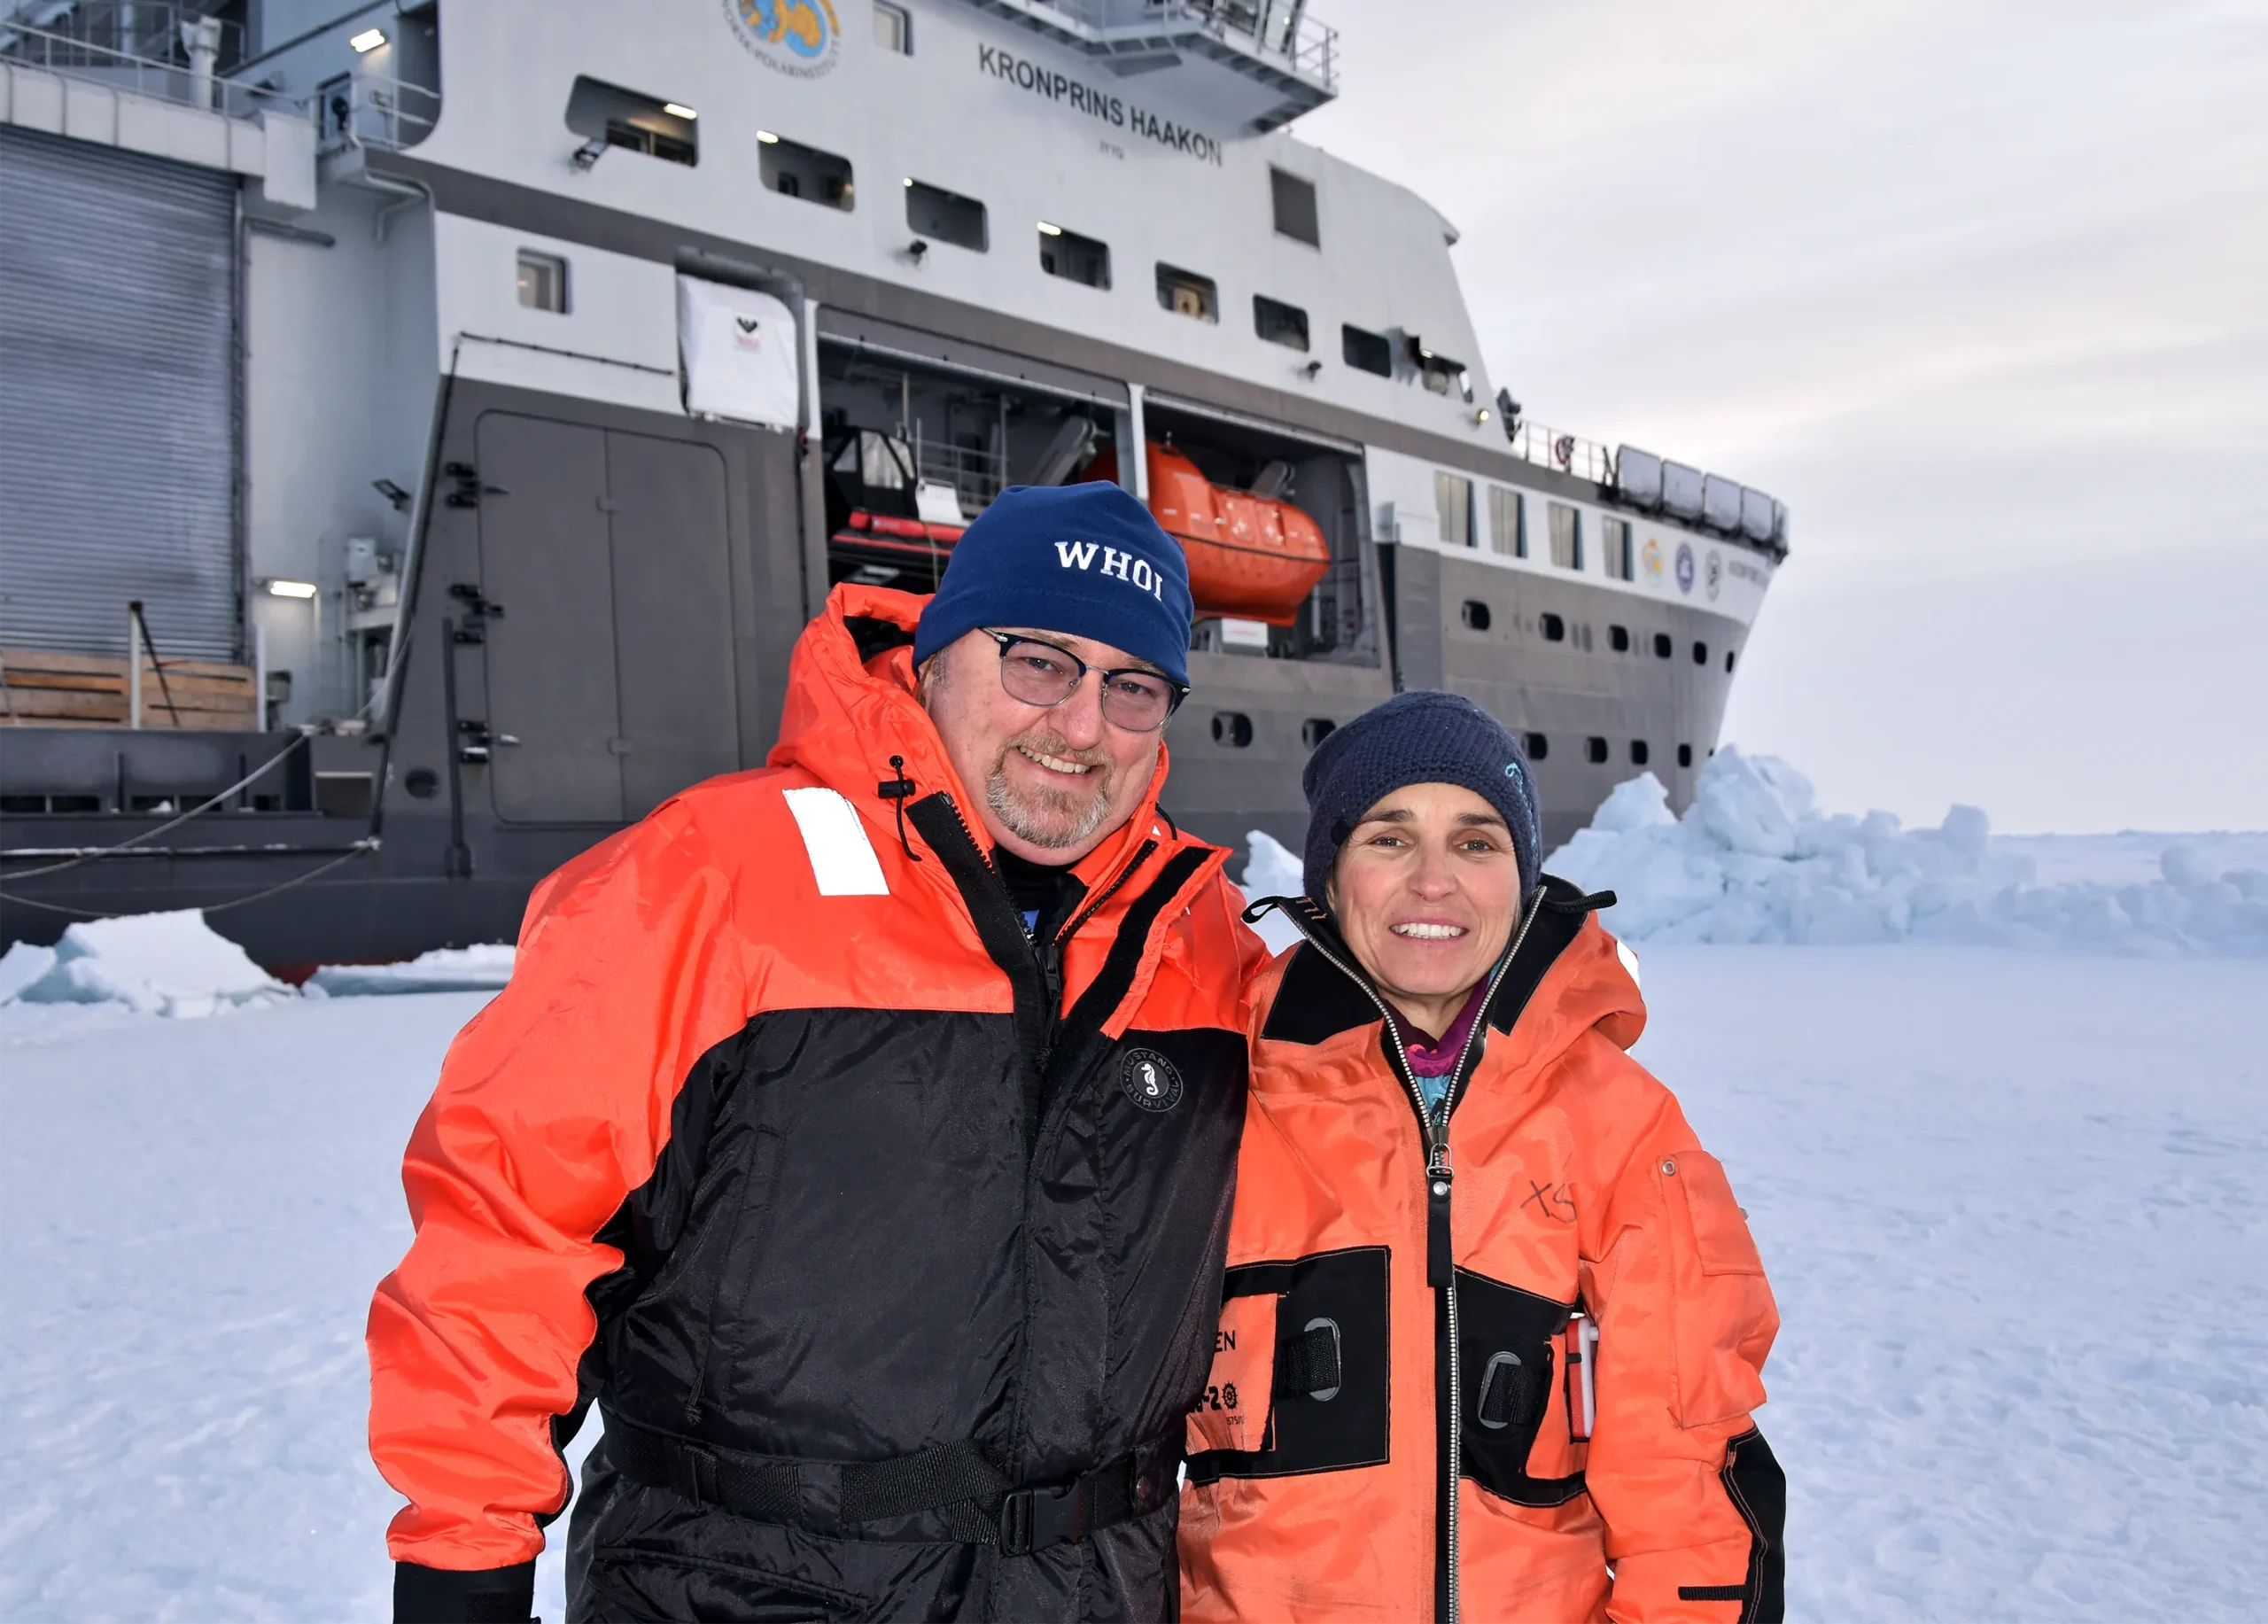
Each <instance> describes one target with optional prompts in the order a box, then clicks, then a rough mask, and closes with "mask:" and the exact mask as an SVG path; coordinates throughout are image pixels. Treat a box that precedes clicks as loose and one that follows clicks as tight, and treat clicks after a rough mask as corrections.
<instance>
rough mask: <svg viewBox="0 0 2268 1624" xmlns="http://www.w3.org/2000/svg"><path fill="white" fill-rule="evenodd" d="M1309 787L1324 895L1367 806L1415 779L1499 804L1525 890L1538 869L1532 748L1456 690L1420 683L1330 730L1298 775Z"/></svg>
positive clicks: (1317, 887) (1316, 888) (1320, 895)
mask: <svg viewBox="0 0 2268 1624" xmlns="http://www.w3.org/2000/svg"><path fill="white" fill-rule="evenodd" d="M1300 784H1301V788H1302V789H1305V790H1306V791H1307V796H1308V843H1307V852H1306V858H1307V863H1306V873H1305V876H1304V878H1305V881H1306V884H1307V888H1308V895H1309V897H1313V898H1314V899H1315V900H1316V901H1317V902H1321V901H1322V900H1323V899H1324V887H1325V886H1326V885H1327V884H1328V882H1330V879H1331V866H1332V864H1333V863H1335V862H1337V861H1338V860H1339V848H1340V847H1341V846H1343V845H1345V844H1346V843H1347V837H1348V835H1352V834H1353V833H1354V832H1355V824H1356V822H1358V821H1359V820H1361V818H1362V816H1363V813H1364V812H1368V811H1370V810H1371V807H1373V806H1376V805H1377V804H1379V802H1380V801H1382V800H1384V799H1385V798H1386V796H1389V795H1392V794H1393V793H1394V791H1395V790H1397V789H1402V788H1404V787H1405V786H1407V785H1410V784H1455V785H1456V786H1458V787H1459V788H1460V789H1470V790H1472V793H1473V794H1475V795H1477V796H1480V798H1481V799H1482V800H1484V801H1486V802H1487V803H1488V804H1489V805H1491V806H1493V807H1495V809H1496V810H1497V811H1498V812H1502V813H1503V815H1504V823H1505V826H1506V827H1507V828H1510V829H1511V832H1512V853H1513V855H1514V857H1516V858H1517V859H1518V862H1519V867H1520V891H1521V894H1522V895H1526V893H1527V892H1529V891H1531V890H1534V889H1535V882H1536V876H1537V875H1538V874H1541V873H1542V865H1543V854H1542V844H1543V831H1542V827H1541V826H1540V824H1539V822H1538V820H1537V818H1536V810H1535V781H1534V779H1533V778H1531V777H1530V776H1529V774H1528V767H1527V755H1526V752H1525V751H1523V750H1521V749H1520V747H1519V742H1518V740H1516V739H1514V738H1513V737H1512V735H1511V734H1509V733H1507V732H1506V731H1504V729H1503V727H1502V726H1501V725H1500V724H1499V723H1498V722H1497V720H1496V719H1495V717H1493V716H1491V715H1489V714H1488V712H1487V711H1483V710H1482V709H1481V708H1480V706H1479V705H1476V704H1474V703H1472V701H1471V700H1470V699H1467V698H1465V697H1464V696H1463V695H1459V694H1444V693H1442V692H1441V691H1440V690H1439V689H1437V688H1416V689H1412V690H1411V691H1410V692H1409V693H1407V694H1396V695H1394V697H1393V698H1392V699H1389V700H1387V701H1386V703H1384V704H1381V705H1375V706H1373V707H1372V708H1371V709H1370V710H1368V711H1363V714H1362V715H1360V716H1358V717H1356V718H1355V719H1354V720H1353V721H1351V722H1349V723H1348V724H1347V725H1346V726H1345V727H1341V728H1339V729H1338V730H1336V731H1335V732H1333V733H1332V734H1329V735H1328V736H1327V737H1326V738H1324V742H1322V743H1320V744H1318V745H1317V746H1316V749H1315V754H1314V755H1312V756H1309V758H1308V766H1307V771H1306V773H1303V774H1302V775H1301V780H1300Z"/></svg>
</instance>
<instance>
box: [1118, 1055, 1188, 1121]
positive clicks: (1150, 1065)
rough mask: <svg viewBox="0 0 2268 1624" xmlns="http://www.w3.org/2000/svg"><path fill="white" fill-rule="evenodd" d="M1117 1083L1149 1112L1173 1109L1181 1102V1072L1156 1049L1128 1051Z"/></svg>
mask: <svg viewBox="0 0 2268 1624" xmlns="http://www.w3.org/2000/svg"><path fill="white" fill-rule="evenodd" d="M1118 1083H1119V1086H1120V1087H1122V1088H1123V1089H1124V1090H1125V1091H1126V1097H1127V1098H1128V1099H1129V1100H1132V1101H1133V1102H1134V1103H1135V1104H1136V1105H1138V1106H1140V1107H1142V1108H1143V1109H1144V1110H1146V1111H1170V1110H1172V1109H1173V1108H1174V1107H1176V1106H1177V1105H1179V1104H1180V1103H1181V1073H1179V1072H1178V1071H1176V1070H1175V1069H1174V1068H1173V1062H1172V1061H1169V1060H1168V1059H1167V1058H1166V1057H1165V1056H1164V1055H1162V1054H1161V1053H1158V1052H1157V1051H1156V1050H1155V1049H1129V1050H1127V1052H1126V1060H1125V1063H1124V1064H1123V1065H1122V1067H1121V1068H1120V1069H1119V1073H1118Z"/></svg>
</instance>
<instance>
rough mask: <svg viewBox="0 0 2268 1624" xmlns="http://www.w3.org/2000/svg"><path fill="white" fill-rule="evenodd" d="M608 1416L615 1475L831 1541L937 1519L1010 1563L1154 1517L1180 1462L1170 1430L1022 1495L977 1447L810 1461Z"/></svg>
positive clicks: (1176, 1434) (955, 1535) (1176, 1436)
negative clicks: (897, 1521) (891, 1524)
mask: <svg viewBox="0 0 2268 1624" xmlns="http://www.w3.org/2000/svg"><path fill="white" fill-rule="evenodd" d="M605 1415H606V1453H607V1458H608V1460H610V1462H612V1463H613V1465H614V1467H615V1470H617V1472H621V1473H622V1475H623V1476H625V1477H626V1478H629V1479H631V1480H633V1481H635V1482H640V1483H644V1484H646V1485H648V1486H649V1487H650V1488H666V1489H669V1490H671V1491H672V1492H673V1493H675V1494H676V1495H678V1496H680V1497H681V1498H683V1499H687V1500H690V1501H692V1502H693V1503H694V1504H696V1505H711V1506H716V1507H718V1509H720V1510H723V1511H730V1512H732V1513H734V1515H735V1516H739V1517H746V1518H749V1519H751V1520H753V1521H756V1522H776V1523H787V1524H790V1525H793V1526H796V1527H808V1528H811V1529H812V1531H814V1532H816V1533H827V1534H835V1535H845V1534H850V1532H851V1530H852V1529H853V1528H854V1527H855V1526H856V1525H858V1524H862V1523H873V1522H881V1521H883V1520H885V1519H889V1518H896V1517H908V1516H913V1515H917V1514H920V1513H924V1512H933V1513H936V1520H937V1521H938V1522H939V1523H940V1524H941V1525H943V1530H944V1532H943V1537H944V1538H947V1539H957V1540H963V1541H967V1542H969V1543H971V1544H983V1545H996V1546H998V1548H999V1549H1000V1550H1001V1551H1002V1552H1004V1553H1005V1554H1006V1555H1008V1556H1025V1555H1029V1553H1030V1552H1032V1551H1035V1550H1045V1549H1046V1548H1047V1547H1049V1546H1050V1545H1059V1544H1063V1543H1066V1542H1071V1541H1076V1540H1083V1539H1084V1538H1086V1537H1087V1535H1090V1534H1092V1533H1095V1532H1096V1531H1097V1530H1099V1529H1102V1528H1107V1527H1111V1526H1112V1525H1113V1524H1115V1523H1122V1522H1126V1521H1128V1520H1130V1519H1133V1518H1136V1517H1139V1516H1141V1515H1143V1514H1144V1513H1146V1512H1148V1511H1153V1510H1155V1509H1156V1508H1157V1507H1158V1506H1161V1505H1162V1504H1165V1502H1166V1499H1167V1497H1168V1496H1170V1495H1172V1494H1173V1493H1174V1492H1175V1478H1176V1474H1177V1470H1178V1468H1179V1466H1180V1465H1181V1437H1182V1434H1181V1431H1180V1429H1179V1428H1178V1427H1177V1428H1176V1429H1175V1430H1174V1431H1173V1432H1172V1433H1171V1434H1168V1435H1165V1436H1161V1437H1160V1438H1158V1439H1156V1440H1154V1441H1152V1442H1150V1443H1146V1444H1144V1445H1142V1446H1140V1447H1139V1448H1138V1449H1134V1450H1133V1451H1132V1452H1130V1453H1129V1454H1125V1455H1122V1456H1120V1457H1118V1458H1117V1459H1115V1460H1113V1461H1107V1462H1106V1463H1104V1464H1103V1465H1099V1466H1098V1467H1096V1468H1095V1469H1094V1470H1093V1471H1092V1472H1086V1473H1084V1474H1083V1475H1081V1476H1080V1477H1078V1478H1076V1479H1075V1480H1072V1481H1071V1482H1068V1483H1053V1484H1046V1485H1042V1486H1038V1487H1031V1488H1014V1487H1012V1486H1011V1485H1010V1484H1009V1482H1008V1480H1007V1479H1006V1477H1004V1476H1002V1475H1001V1473H1000V1472H999V1471H998V1468H996V1467H995V1466H994V1465H992V1464H991V1463H990V1461H988V1460H986V1459H985V1458H984V1457H983V1455H982V1454H981V1453H979V1452H978V1450H977V1448H976V1446H975V1444H972V1443H967V1442H960V1443H943V1444H938V1445H936V1446H934V1447H933V1448H930V1449H921V1450H919V1451H917V1452H916V1453H914V1454H912V1455H900V1456H896V1457H892V1458H890V1459H889V1460H877V1461H819V1460H806V1459H801V1458H798V1457H794V1456H787V1455H756V1454H751V1453H749V1452H748V1451H746V1450H742V1449H722V1448H719V1447H718V1446H717V1445H715V1444H710V1443H703V1442H702V1441H699V1440H698V1439H693V1438H686V1437H681V1436H680V1435H679V1434H675V1433H668V1432H664V1431H662V1430H660V1429H659V1428H657V1427H652V1426H645V1425H644V1424H642V1423H641V1422H637V1421H633V1420H630V1419H629V1418H626V1417H624V1416H619V1415H617V1414H615V1413H614V1412H613V1411H612V1410H608V1411H606V1412H605ZM854 1537H855V1535H854ZM920 1537H929V1536H926V1535H925V1536H920Z"/></svg>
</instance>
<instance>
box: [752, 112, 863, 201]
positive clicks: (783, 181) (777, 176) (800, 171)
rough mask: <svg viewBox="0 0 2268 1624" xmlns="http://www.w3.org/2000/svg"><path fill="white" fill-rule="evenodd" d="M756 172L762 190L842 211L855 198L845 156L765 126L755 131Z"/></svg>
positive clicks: (853, 186)
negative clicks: (793, 138)
mask: <svg viewBox="0 0 2268 1624" xmlns="http://www.w3.org/2000/svg"><path fill="white" fill-rule="evenodd" d="M756 172H757V178H758V179H760V180H761V181H762V182H763V183H764V190H766V191H776V192H778V193H779V194H780V195H781V197H783V198H802V199H803V200H804V202H806V203H817V204H820V205H823V206H826V207H827V208H839V209H841V210H843V213H845V214H848V213H850V210H851V209H852V207H854V206H856V205H857V203H858V188H857V187H856V186H855V185H854V184H852V183H851V177H850V159H847V158H843V157H839V156H837V155H836V154H835V153H833V152H820V151H819V148H817V147H815V146H805V145H804V144H803V143H802V142H800V141H790V140H788V138H787V137H786V136H775V135H773V133H772V132H771V131H770V130H768V129H759V130H757V132H756Z"/></svg>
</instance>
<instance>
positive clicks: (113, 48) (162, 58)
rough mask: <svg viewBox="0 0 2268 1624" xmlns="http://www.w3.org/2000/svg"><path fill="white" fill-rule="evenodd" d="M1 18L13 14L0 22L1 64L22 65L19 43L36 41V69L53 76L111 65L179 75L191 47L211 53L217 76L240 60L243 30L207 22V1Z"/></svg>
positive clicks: (93, 6)
mask: <svg viewBox="0 0 2268 1624" xmlns="http://www.w3.org/2000/svg"><path fill="white" fill-rule="evenodd" d="M0 10H5V11H8V12H12V13H13V15H12V16H11V17H0V58H8V59H10V60H16V61H22V60H26V59H27V58H25V57H24V56H23V55H22V54H21V53H20V52H19V49H18V42H19V40H23V39H26V38H27V37H30V36H39V37H40V39H41V41H42V43H41V44H40V46H39V47H38V49H39V52H40V55H39V58H38V59H37V66H42V67H46V68H50V69H51V70H53V71H57V72H60V71H62V69H64V68H65V67H67V66H93V67H106V66H110V59H111V58H117V57H127V58H136V59H139V60H142V61H145V62H153V63H169V64H171V65H172V66H175V67H177V68H183V69H186V68H188V67H189V66H190V42H191V40H192V39H193V40H196V41H197V42H198V43H200V44H203V45H204V46H205V47H206V48H207V49H209V50H211V51H212V52H213V54H214V62H213V66H214V72H216V73H221V74H225V73H227V72H228V71H229V69H230V68H232V67H234V66H236V65H237V63H239V62H241V61H243V60H244V57H245V29H244V25H243V24H242V23H240V22H236V21H233V20H231V19H228V18H221V17H213V16H210V15H208V13H209V12H211V11H212V10H213V0H195V3H194V4H188V5H183V4H178V3H177V0H75V3H72V0H66V3H65V4H57V3H56V0H46V3H45V4H41V3H40V0H18V3H17V4H13V5H7V6H0Z"/></svg>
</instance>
